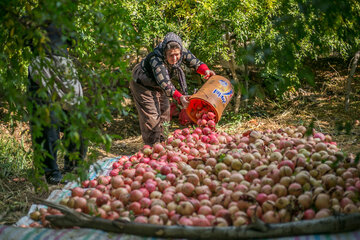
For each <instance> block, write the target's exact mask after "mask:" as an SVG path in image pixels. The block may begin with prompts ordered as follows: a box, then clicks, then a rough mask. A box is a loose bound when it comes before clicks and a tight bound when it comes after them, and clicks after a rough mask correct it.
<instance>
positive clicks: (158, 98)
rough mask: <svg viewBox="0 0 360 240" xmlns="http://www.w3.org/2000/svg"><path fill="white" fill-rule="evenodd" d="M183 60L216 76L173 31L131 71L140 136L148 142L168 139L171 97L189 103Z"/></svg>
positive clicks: (200, 71)
mask: <svg viewBox="0 0 360 240" xmlns="http://www.w3.org/2000/svg"><path fill="white" fill-rule="evenodd" d="M182 63H184V64H185V65H186V66H187V67H189V68H190V69H193V70H195V71H196V72H197V73H199V74H201V75H204V76H205V79H208V78H209V77H211V76H213V75H215V72H214V71H212V70H210V69H209V68H208V66H207V65H206V64H205V63H203V62H201V61H200V60H199V59H197V58H196V57H195V56H194V55H193V54H192V53H191V52H190V51H189V50H187V49H185V48H184V47H183V44H182V40H181V38H180V37H179V36H178V35H176V34H175V33H172V32H170V33H168V34H166V36H165V38H164V40H163V41H162V42H161V43H160V44H159V45H158V46H157V47H156V48H155V49H154V51H153V52H151V53H149V54H148V55H147V56H146V57H145V58H144V59H143V60H142V61H141V63H139V64H138V65H136V66H135V67H134V69H133V71H132V78H133V80H132V81H131V82H130V89H131V93H132V95H133V98H134V101H135V105H136V109H137V111H138V113H139V123H140V129H141V135H142V138H143V141H144V143H145V144H147V145H150V146H152V145H153V144H154V143H156V142H161V141H164V140H165V137H164V129H163V123H164V122H167V121H170V101H169V97H172V98H174V99H175V100H176V101H177V102H178V104H180V105H182V106H183V107H184V108H186V107H187V106H188V104H189V100H188V96H187V84H186V79H185V74H184V71H183V69H182V68H181V64H182ZM175 79H177V80H178V81H179V84H180V88H181V90H180V91H178V90H177V89H176V88H175V86H174V84H173V83H172V82H171V81H172V80H175Z"/></svg>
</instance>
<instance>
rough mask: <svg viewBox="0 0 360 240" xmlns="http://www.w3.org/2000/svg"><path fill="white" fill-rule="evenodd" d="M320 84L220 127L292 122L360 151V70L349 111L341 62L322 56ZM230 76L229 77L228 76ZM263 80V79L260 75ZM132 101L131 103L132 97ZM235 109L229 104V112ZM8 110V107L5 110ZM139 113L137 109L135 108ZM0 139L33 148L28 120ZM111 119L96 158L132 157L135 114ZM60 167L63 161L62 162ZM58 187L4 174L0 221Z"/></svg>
mask: <svg viewBox="0 0 360 240" xmlns="http://www.w3.org/2000/svg"><path fill="white" fill-rule="evenodd" d="M312 67H313V73H314V75H315V79H314V80H315V86H307V85H304V86H302V87H301V88H300V89H299V90H297V91H289V92H288V94H287V97H286V98H285V99H283V100H281V101H276V102H275V101H270V100H269V99H256V100H255V102H254V103H252V105H251V108H250V107H249V109H248V110H246V111H245V110H241V114H240V116H242V117H241V118H238V119H231V118H230V117H229V116H230V114H228V113H226V112H225V113H224V114H223V119H222V120H221V121H220V122H219V124H218V126H217V129H218V130H219V131H226V132H228V133H229V134H234V133H237V132H238V133H242V132H244V131H246V130H249V129H254V130H260V131H262V130H266V129H272V130H276V129H279V128H286V127H288V126H297V125H304V126H306V127H309V126H312V127H313V128H315V129H316V130H317V131H320V132H322V133H326V134H329V135H331V136H332V138H333V140H334V141H335V142H337V144H338V146H339V148H340V149H342V150H343V151H344V152H346V153H353V154H359V153H360V123H359V121H360V74H359V73H358V72H359V71H357V74H355V76H354V79H353V82H352V88H351V89H352V92H351V97H350V99H351V100H350V105H349V109H348V111H345V108H344V98H345V90H344V89H345V88H344V86H345V83H346V80H347V77H348V72H349V71H348V66H347V65H346V64H344V63H343V61H342V60H340V59H336V58H331V59H322V60H320V61H317V62H315V63H313V64H312ZM224 76H225V75H224ZM259 81H261V79H259ZM128 104H132V102H131V101H130V102H129V103H128ZM229 109H231V106H228V108H227V109H225V111H226V110H229ZM3 111H5V110H3ZM134 113H135V111H134ZM1 116H2V114H1V111H0V139H4V138H9V137H10V138H13V139H15V141H17V142H19V143H20V142H21V141H23V145H22V146H23V147H24V148H25V149H26V150H29V149H31V140H30V135H29V128H28V125H27V124H26V123H17V124H16V127H15V128H14V129H13V128H11V127H9V125H8V124H5V123H4V122H3V121H2V119H1ZM113 120H114V121H113V122H112V123H109V124H107V125H106V126H104V132H106V133H109V134H115V135H118V136H121V138H122V139H121V140H114V141H113V143H112V146H111V148H110V151H109V152H106V151H105V150H104V149H103V148H96V149H92V150H94V151H95V152H96V153H97V158H98V159H101V158H104V157H117V156H121V155H132V154H134V153H135V152H137V151H138V150H139V149H140V148H141V147H142V145H143V143H142V139H141V136H140V128H139V125H138V119H137V117H136V114H130V115H128V116H127V117H119V116H114V119H113ZM178 128H184V126H180V125H179V124H178V121H177V119H174V120H173V121H172V122H171V126H170V127H169V132H170V133H171V132H172V131H173V130H175V129H178ZM60 166H61V162H60ZM61 187H62V185H59V186H50V187H49V189H48V190H43V191H35V190H34V188H33V186H32V184H31V183H30V181H28V180H27V179H26V177H24V176H11V175H10V176H9V177H1V178H0V224H13V223H15V222H16V221H17V220H18V219H19V218H21V217H22V216H24V215H26V214H27V212H28V210H29V207H30V206H31V205H32V204H33V201H32V197H33V196H37V197H40V198H44V199H45V198H47V196H48V194H49V193H50V192H51V191H52V190H54V189H57V188H61Z"/></svg>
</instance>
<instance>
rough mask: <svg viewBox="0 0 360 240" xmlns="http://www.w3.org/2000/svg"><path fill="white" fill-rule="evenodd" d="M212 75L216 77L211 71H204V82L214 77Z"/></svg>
mask: <svg viewBox="0 0 360 240" xmlns="http://www.w3.org/2000/svg"><path fill="white" fill-rule="evenodd" d="M214 75H216V73H215V72H214V71H212V70H206V71H205V76H204V78H205V79H206V80H208V79H209V78H210V77H211V76H214Z"/></svg>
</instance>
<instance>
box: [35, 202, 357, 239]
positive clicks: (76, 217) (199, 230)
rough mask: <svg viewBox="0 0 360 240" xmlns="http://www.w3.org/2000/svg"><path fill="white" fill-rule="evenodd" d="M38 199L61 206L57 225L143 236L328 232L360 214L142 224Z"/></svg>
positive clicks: (352, 225)
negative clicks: (217, 224) (204, 224)
mask: <svg viewBox="0 0 360 240" xmlns="http://www.w3.org/2000/svg"><path fill="white" fill-rule="evenodd" d="M36 201H37V202H38V203H41V204H43V205H46V206H49V207H52V208H55V209H57V210H60V211H61V212H62V213H63V214H64V215H49V216H46V219H47V220H48V221H50V223H51V224H52V225H53V226H56V227H60V228H69V227H74V226H77V227H82V228H92V229H99V230H103V231H106V232H114V233H124V234H132V235H138V236H144V237H161V238H188V239H249V238H267V237H285V236H298V235H310V234H331V233H340V232H348V231H353V230H357V229H360V214H359V213H354V214H346V215H339V216H332V217H328V218H322V219H315V220H306V221H299V222H289V223H279V224H266V223H264V222H262V221H260V220H256V221H255V223H254V224H250V225H246V226H242V227H234V226H232V227H192V226H181V225H176V226H163V225H154V224H141V223H133V222H128V221H121V220H115V221H111V220H108V219H103V218H99V217H93V216H89V215H87V214H84V213H80V212H77V211H75V210H73V209H70V208H68V207H66V206H63V205H60V204H57V203H53V202H49V201H46V200H42V199H36Z"/></svg>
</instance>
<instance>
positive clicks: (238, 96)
mask: <svg viewBox="0 0 360 240" xmlns="http://www.w3.org/2000/svg"><path fill="white" fill-rule="evenodd" d="M226 41H227V43H228V47H229V56H230V60H229V67H230V70H231V74H232V76H233V78H234V82H235V85H236V86H237V93H236V96H235V107H234V112H235V114H238V113H239V109H240V102H241V87H240V81H239V79H238V77H237V75H236V71H235V66H236V63H235V52H234V48H233V47H232V45H231V41H232V40H231V39H230V32H227V33H226Z"/></svg>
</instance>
